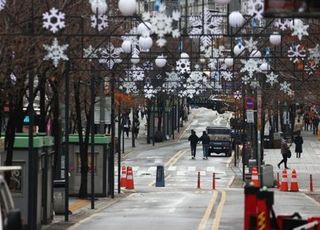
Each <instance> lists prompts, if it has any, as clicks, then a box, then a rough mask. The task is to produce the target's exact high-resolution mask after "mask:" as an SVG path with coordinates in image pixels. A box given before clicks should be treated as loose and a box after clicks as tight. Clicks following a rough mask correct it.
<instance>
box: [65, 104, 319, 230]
mask: <svg viewBox="0 0 320 230" xmlns="http://www.w3.org/2000/svg"><path fill="white" fill-rule="evenodd" d="M192 117H193V119H192V120H190V122H189V123H188V125H187V128H186V130H185V131H184V132H183V135H182V136H181V138H180V139H179V140H178V141H175V142H173V143H171V144H170V145H168V146H165V147H155V148H154V149H152V150H147V151H143V150H141V151H139V153H137V152H132V154H129V155H128V156H127V158H126V160H125V161H124V162H123V164H125V165H128V166H132V167H133V172H134V185H135V189H134V190H125V191H124V193H126V194H127V195H128V196H127V197H125V198H123V199H121V200H119V201H118V202H117V203H115V204H114V205H112V206H110V207H108V208H106V209H104V210H102V211H101V212H99V213H96V214H94V215H92V216H91V217H89V218H87V219H85V220H83V221H81V222H80V223H77V224H76V225H75V226H73V227H71V228H70V229H79V230H82V229H97V230H98V229H112V230H113V229H114V230H120V229H125V228H131V229H179V230H180V229H181V230H185V229H242V228H243V218H244V212H243V210H244V190H243V188H241V186H240V187H239V188H230V185H231V183H232V181H233V179H234V177H235V176H236V175H237V172H235V171H234V170H239V169H236V168H234V167H230V164H231V159H232V158H227V157H224V155H223V156H219V155H217V156H214V157H210V158H209V159H208V160H203V159H202V149H201V146H200V145H198V149H197V157H196V159H195V160H192V159H191V157H190V150H189V143H188V141H187V137H188V135H189V133H190V130H191V129H194V130H196V131H197V133H198V134H200V132H201V131H202V130H204V129H205V127H206V126H208V125H213V124H214V125H219V124H220V125H226V124H227V123H228V122H227V119H228V117H229V115H228V114H224V115H222V116H221V115H218V114H217V113H216V112H214V111H210V110H207V109H203V108H200V109H193V110H192ZM157 165H164V166H165V187H155V179H156V166H157ZM198 172H200V175H201V177H200V178H201V179H200V188H199V189H198V188H197V174H198ZM213 172H215V174H216V190H212V173H213ZM317 181H319V180H317ZM272 190H274V191H275V204H274V209H275V212H276V213H277V214H280V213H281V214H292V213H293V212H299V213H300V214H301V215H302V216H303V217H308V216H319V215H320V205H319V204H317V203H316V202H315V201H313V200H312V199H311V198H309V197H307V196H306V195H305V194H304V193H287V192H279V191H277V190H276V189H272Z"/></svg>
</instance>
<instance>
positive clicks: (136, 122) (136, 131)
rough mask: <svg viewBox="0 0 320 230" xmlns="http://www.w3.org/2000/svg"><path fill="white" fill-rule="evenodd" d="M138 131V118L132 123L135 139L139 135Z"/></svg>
mask: <svg viewBox="0 0 320 230" xmlns="http://www.w3.org/2000/svg"><path fill="white" fill-rule="evenodd" d="M139 129H140V121H139V119H138V118H135V119H134V121H133V133H134V137H135V138H137V137H138V135H139Z"/></svg>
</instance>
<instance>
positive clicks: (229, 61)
mask: <svg viewBox="0 0 320 230" xmlns="http://www.w3.org/2000/svg"><path fill="white" fill-rule="evenodd" d="M224 63H225V64H226V65H227V66H228V67H231V66H233V58H231V57H228V58H225V59H224Z"/></svg>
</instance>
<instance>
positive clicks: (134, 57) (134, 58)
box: [131, 54, 140, 64]
mask: <svg viewBox="0 0 320 230" xmlns="http://www.w3.org/2000/svg"><path fill="white" fill-rule="evenodd" d="M139 61H140V58H139V55H137V54H133V55H132V57H131V63H132V64H138V63H139Z"/></svg>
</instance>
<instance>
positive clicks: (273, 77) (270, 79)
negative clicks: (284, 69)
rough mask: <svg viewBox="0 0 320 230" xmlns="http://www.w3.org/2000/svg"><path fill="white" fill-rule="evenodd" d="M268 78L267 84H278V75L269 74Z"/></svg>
mask: <svg viewBox="0 0 320 230" xmlns="http://www.w3.org/2000/svg"><path fill="white" fill-rule="evenodd" d="M266 77H267V80H266V82H267V83H269V84H270V85H271V86H273V85H274V84H275V83H277V82H278V75H276V74H274V73H273V72H271V73H269V74H267V75H266Z"/></svg>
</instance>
